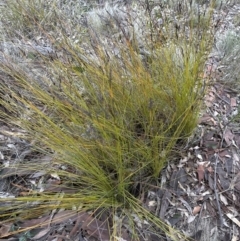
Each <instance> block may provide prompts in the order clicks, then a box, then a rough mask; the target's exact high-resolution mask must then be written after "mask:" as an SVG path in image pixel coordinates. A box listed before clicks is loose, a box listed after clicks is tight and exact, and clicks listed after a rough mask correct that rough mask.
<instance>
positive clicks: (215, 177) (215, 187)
mask: <svg viewBox="0 0 240 241" xmlns="http://www.w3.org/2000/svg"><path fill="white" fill-rule="evenodd" d="M214 156H215V158H216V160H215V170H214V192H215V197H216V202H217V208H218V215H219V219H220V228H222V226H223V219H222V210H221V208H220V203H219V198H218V192H217V164H218V156H217V154H216V153H215V154H214Z"/></svg>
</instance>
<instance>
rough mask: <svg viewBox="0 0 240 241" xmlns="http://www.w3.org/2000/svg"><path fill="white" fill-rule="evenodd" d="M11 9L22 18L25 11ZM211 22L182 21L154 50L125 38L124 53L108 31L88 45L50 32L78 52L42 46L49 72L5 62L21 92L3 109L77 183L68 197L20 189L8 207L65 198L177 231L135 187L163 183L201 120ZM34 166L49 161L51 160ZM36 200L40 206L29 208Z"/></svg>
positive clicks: (13, 89)
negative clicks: (49, 51) (47, 50)
mask: <svg viewBox="0 0 240 241" xmlns="http://www.w3.org/2000/svg"><path fill="white" fill-rule="evenodd" d="M20 2H21V1H20ZM22 3H23V2H22ZM27 6H30V7H32V8H34V5H31V4H30V5H27ZM14 9H15V10H16V8H14ZM26 9H28V8H26ZM22 10H24V11H25V8H24V9H22ZM31 11H32V10H31ZM33 11H34V12H36V16H38V14H40V17H38V18H36V19H34V22H36V23H37V26H39V24H40V22H41V19H42V18H41V16H43V15H44V13H41V12H37V9H33ZM11 14H14V15H13V16H14V18H12V19H13V20H14V21H16V18H17V17H19V13H17V12H14V11H13V12H11ZM21 14H22V12H21ZM28 15H29V12H28V11H26V12H24V14H23V18H24V19H20V20H19V21H21V24H23V25H24V26H26V25H28V24H30V21H28V19H27V18H28V17H30V15H29V16H28ZM31 16H32V15H31ZM25 17H27V18H26V19H25ZM25 21H27V23H26V22H25ZM206 23H207V22H206ZM206 26H208V27H209V28H210V23H209V22H208V24H206ZM191 27H192V29H191ZM25 29H26V30H27V28H25ZM166 29H168V26H166ZM208 30H209V29H205V30H199V29H195V28H194V26H193V25H192V26H191V25H190V26H189V28H188V30H187V32H185V29H183V30H181V31H182V32H181V31H180V30H178V29H176V31H177V32H176V36H175V38H173V37H171V38H169V39H166V38H164V39H160V38H159V41H156V42H154V43H153V44H154V45H153V48H152V50H149V51H150V52H149V54H148V56H147V58H146V59H145V60H143V57H142V56H140V54H139V48H138V46H135V45H133V44H132V43H133V42H131V41H129V40H128V39H124V40H123V44H121V43H117V42H115V40H113V42H112V43H114V44H115V46H117V47H119V54H118V55H113V54H111V52H110V51H109V49H107V48H106V46H105V45H102V42H100V41H99V42H97V43H95V44H94V45H89V46H88V48H90V49H91V51H90V53H91V54H89V55H87V54H86V51H85V50H83V48H81V47H80V46H79V45H77V44H74V42H72V41H71V39H68V38H67V36H66V35H64V33H62V36H64V38H63V39H61V40H57V39H53V38H52V37H50V41H53V42H52V43H53V44H56V43H58V48H59V49H60V52H61V53H62V54H63V55H64V54H65V55H68V56H70V57H69V58H68V59H67V60H66V59H64V58H55V59H46V57H44V56H40V57H41V60H40V62H39V64H40V65H42V67H47V68H43V69H46V72H47V74H46V75H42V77H41V78H38V76H34V75H33V74H32V73H30V71H29V70H27V69H26V68H24V69H23V68H22V67H21V65H20V64H18V63H14V62H11V61H10V62H2V63H1V69H2V71H3V72H4V74H5V75H8V76H10V77H11V81H12V84H11V83H7V82H6V81H4V82H3V83H2V84H1V85H0V92H1V93H9V96H11V98H8V99H7V100H6V99H4V98H2V99H1V100H0V104H1V105H3V106H4V107H5V108H6V109H7V110H8V112H7V113H6V112H1V116H2V119H3V120H4V121H6V122H8V123H11V124H12V125H16V126H19V127H20V128H23V129H24V130H26V131H27V136H25V138H26V139H28V140H30V141H31V140H34V141H35V146H34V148H35V149H36V150H39V151H40V150H44V152H45V153H46V152H48V154H53V155H54V160H53V161H52V163H49V166H48V170H47V172H48V173H52V172H54V173H56V172H57V173H58V175H59V176H60V179H61V180H62V185H63V186H65V187H71V188H73V189H74V190H75V193H74V194H67V193H66V194H63V196H62V197H61V198H59V195H57V194H54V193H45V192H43V193H31V194H29V196H27V197H17V198H15V199H14V200H12V199H11V202H13V205H11V207H9V208H8V213H7V214H6V213H5V214H2V217H7V218H11V216H12V215H13V214H17V215H18V218H19V217H21V218H24V219H26V218H31V217H33V216H37V215H40V214H41V213H43V212H45V211H46V210H52V209H55V208H56V207H62V208H65V209H73V208H76V209H78V210H96V209H99V208H105V209H109V210H113V212H116V213H117V212H118V211H119V210H121V212H122V213H123V215H125V216H128V217H130V216H131V215H130V214H131V213H137V214H138V215H139V216H140V217H144V218H145V219H147V220H148V221H149V222H151V223H154V224H155V225H156V226H158V227H160V228H161V229H162V230H164V231H165V232H166V233H167V234H168V235H169V236H172V239H174V240H177V238H176V236H174V235H173V233H174V231H173V230H171V228H170V227H168V226H167V225H166V224H164V223H163V222H162V221H160V220H159V219H158V218H156V217H155V216H154V215H153V214H151V213H149V212H148V211H147V210H145V209H144V208H143V207H142V206H141V205H140V204H139V202H138V200H137V198H136V197H134V191H133V189H134V187H135V186H136V184H139V183H141V184H143V185H144V184H147V182H148V183H149V182H150V183H152V182H153V183H154V184H156V183H157V181H158V178H159V175H160V171H161V170H162V168H163V167H164V165H165V164H166V162H168V161H169V160H170V158H171V157H173V156H176V153H178V152H180V150H179V148H180V145H179V143H183V142H184V141H185V140H186V138H188V137H189V136H190V135H191V134H192V132H193V130H194V128H195V127H196V123H197V119H198V114H199V110H200V109H201V103H202V97H203V95H204V87H205V84H204V81H203V80H202V79H201V73H202V72H203V68H204V62H205V60H206V53H207V51H209V48H210V43H211V36H210V32H209V31H208ZM196 31H197V32H196ZM196 33H197V34H196ZM186 35H187V37H186ZM46 36H47V37H49V36H48V34H47V35H46ZM159 36H160V35H159ZM200 36H201V37H200ZM91 40H92V39H88V41H89V42H90V41H91ZM123 46H124V47H123ZM69 59H70V60H69ZM28 71H29V72H28ZM49 76H50V77H49ZM50 79H51V80H50ZM13 81H14V84H13ZM9 86H10V88H9ZM49 150H50V151H49ZM25 167H26V166H25ZM57 167H58V168H57ZM27 168H29V169H31V170H41V168H44V170H45V171H46V167H42V166H41V163H35V164H34V165H33V166H31V163H30V164H28V167H27ZM59 199H60V201H59ZM36 201H38V202H39V204H38V205H32V206H31V207H29V205H27V202H29V203H34V202H36ZM22 203H23V204H25V205H22ZM21 205H22V206H21ZM29 208H31V210H35V212H26V209H29ZM23 210H25V211H23ZM116 210H117V211H116ZM1 211H3V209H1Z"/></svg>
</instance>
